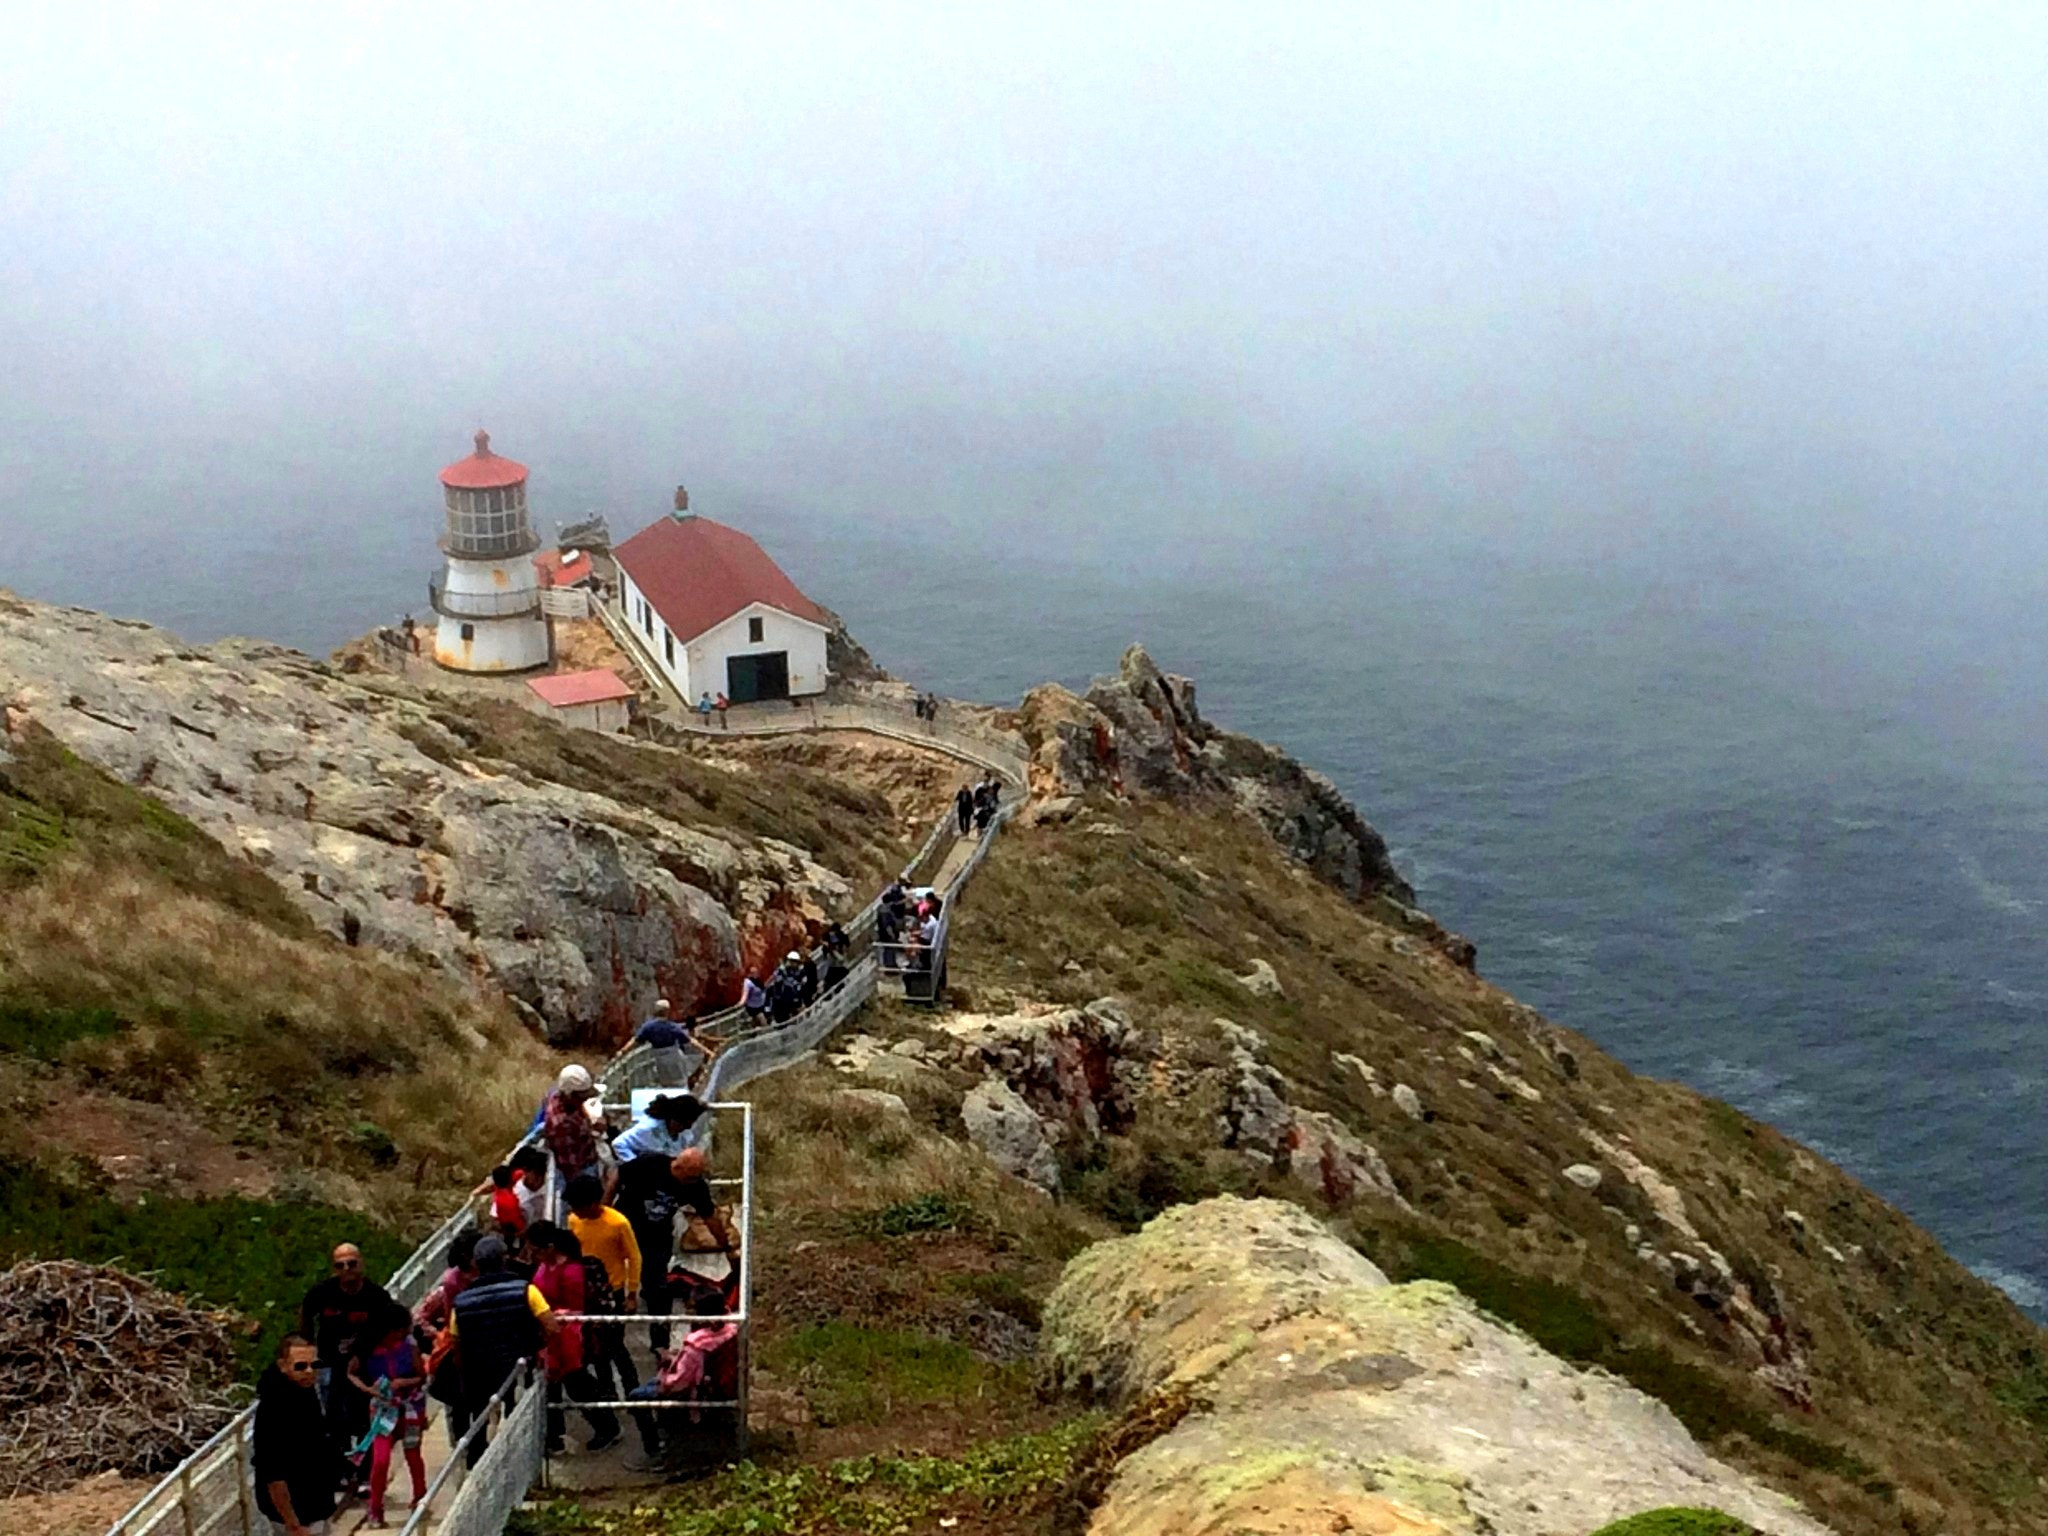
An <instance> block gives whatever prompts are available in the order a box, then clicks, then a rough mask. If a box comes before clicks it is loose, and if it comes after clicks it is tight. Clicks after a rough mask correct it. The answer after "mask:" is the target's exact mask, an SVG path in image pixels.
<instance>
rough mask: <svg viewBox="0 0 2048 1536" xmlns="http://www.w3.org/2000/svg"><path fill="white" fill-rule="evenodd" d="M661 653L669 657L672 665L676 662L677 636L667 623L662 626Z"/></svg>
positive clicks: (669, 662)
mask: <svg viewBox="0 0 2048 1536" xmlns="http://www.w3.org/2000/svg"><path fill="white" fill-rule="evenodd" d="M661 653H662V654H663V655H664V656H666V657H667V658H668V664H669V665H670V666H674V665H675V664H676V637H675V636H674V635H673V634H671V633H670V632H669V627H668V626H667V625H666V624H664V625H662V626H661Z"/></svg>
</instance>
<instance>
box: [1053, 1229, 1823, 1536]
mask: <svg viewBox="0 0 2048 1536" xmlns="http://www.w3.org/2000/svg"><path fill="white" fill-rule="evenodd" d="M1040 1358H1041V1362H1042V1369H1043V1372H1044V1375H1045V1377H1046V1379H1047V1381H1048V1384H1049V1385H1051V1386H1053V1387H1056V1388H1060V1389H1064V1390H1069V1391H1075V1392H1079V1393H1082V1394H1085V1395H1087V1396H1089V1397H1092V1398H1095V1399H1098V1400H1106V1401H1108V1402H1110V1403H1113V1404H1128V1403H1131V1402H1133V1401H1135V1400H1137V1399H1139V1398H1141V1397H1143V1396H1144V1395H1145V1394H1147V1393H1151V1392H1155V1391H1159V1390H1161V1389H1169V1388H1184V1389H1187V1390H1188V1391H1190V1392H1191V1393H1192V1394H1193V1396H1194V1398H1195V1399H1196V1402H1197V1406H1196V1408H1195V1410H1194V1411H1192V1412H1190V1413H1188V1414H1187V1415H1186V1416H1185V1417H1184V1418H1182V1419H1180V1421H1179V1422H1178V1423H1177V1424H1176V1425H1174V1427H1173V1428H1172V1429H1170V1430H1169V1431H1168V1432H1167V1433H1166V1434H1164V1435H1163V1436H1161V1437H1160V1438H1158V1439H1156V1440H1154V1441H1152V1442H1151V1443H1150V1444H1149V1445H1146V1446H1145V1447H1144V1448H1143V1449H1141V1450H1138V1451H1136V1452H1135V1453H1134V1454H1132V1455H1130V1456H1128V1457H1126V1458H1125V1459H1124V1461H1123V1462H1122V1463H1121V1464H1120V1465H1119V1466H1118V1468H1117V1470H1116V1473H1115V1475H1114V1477H1113V1478H1112V1480H1111V1481H1110V1484H1109V1487H1108V1489H1107V1492H1106V1494H1105V1496H1104V1498H1103V1500H1102V1502H1101V1504H1100V1505H1099V1506H1098V1507H1097V1508H1096V1510H1095V1512H1094V1515H1093V1518H1092V1520H1091V1523H1090V1525H1089V1530H1090V1531H1091V1533H1093V1536H1182V1533H1185V1532H1191V1531H1232V1532H1249V1533H1270V1536H1282V1533H1286V1536H1293V1533H1298V1532H1310V1531H1316V1532H1321V1531H1339V1530H1342V1531H1355V1532H1388V1533H1392V1532H1407V1533H1415V1536H1425V1533H1430V1532H1455V1533H1473V1536H1476V1533H1480V1532H1488V1533H1493V1536H1550V1533H1554V1532H1559V1531H1589V1530H1593V1529H1595V1528H1597V1527H1599V1526H1601V1525H1603V1524H1605V1523H1607V1522H1609V1521H1611V1520H1614V1519H1617V1518H1620V1517H1621V1516H1624V1515H1628V1514H1633V1513H1635V1512H1637V1511H1640V1510H1645V1509H1650V1508H1656V1507H1659V1506H1665V1505H1707V1506H1711V1507H1714V1508H1718V1509H1721V1510H1725V1511H1727V1512H1728V1513H1730V1514H1732V1515H1735V1516H1737V1517H1738V1518H1740V1519H1743V1520H1746V1521H1748V1522H1750V1523H1751V1524H1752V1525H1754V1526H1756V1527H1758V1528H1760V1529H1761V1530H1764V1531H1768V1532H1772V1533H1774V1536H1820V1533H1821V1532H1822V1531H1823V1529H1824V1528H1823V1527H1821V1526H1820V1525H1818V1524H1816V1523H1815V1522H1814V1521H1812V1520H1811V1519H1809V1518H1807V1517H1806V1516H1805V1515H1804V1514H1802V1513H1800V1512H1799V1511H1798V1509H1797V1508H1795V1507H1794V1506H1792V1505H1791V1503H1790V1502H1789V1501H1788V1500H1786V1499H1785V1498H1784V1497H1783V1496H1781V1495H1779V1494H1777V1493H1775V1492H1773V1491H1771V1490H1769V1489H1767V1488H1765V1487H1763V1486H1762V1485H1760V1484H1758V1483H1756V1482H1754V1481H1752V1480H1751V1479H1750V1478H1748V1477H1746V1476H1744V1475H1743V1474H1742V1473H1740V1472H1737V1471H1735V1470H1734V1469H1733V1468H1731V1467H1728V1466H1727V1465H1725V1464H1723V1463H1722V1462H1719V1461H1717V1460H1715V1459H1714V1458H1713V1457H1711V1456H1709V1455H1708V1454H1707V1453H1706V1452H1704V1451H1703V1450H1701V1449H1700V1447H1699V1446H1698V1445H1697V1444H1695V1443H1694V1441H1693V1439H1692V1437H1691V1436H1690V1435H1688V1434H1687V1433H1686V1431H1685V1429H1684V1427H1683V1426H1682V1425H1681V1424H1680V1423H1679V1422H1678V1420H1677V1419H1676V1418H1674V1417H1673V1416H1672V1414H1671V1413H1670V1411H1669V1410H1668V1409H1666V1408H1665V1407H1664V1406H1663V1405H1661V1404H1659V1403H1657V1402H1655V1401H1654V1400H1652V1399H1650V1398H1648V1397H1645V1396H1644V1395H1643V1394H1642V1393H1640V1392H1638V1391H1636V1390H1635V1389H1634V1388H1632V1387H1629V1386H1626V1385H1624V1384H1622V1383H1621V1382H1619V1381H1617V1380H1615V1379H1614V1378H1612V1377H1608V1376H1605V1375H1601V1374H1598V1373H1588V1372H1583V1371H1579V1370H1576V1369H1574V1368H1572V1367H1570V1366H1568V1365H1566V1364H1564V1363H1563V1362H1562V1361H1560V1360H1558V1359H1556V1358H1555V1357H1553V1356H1551V1355H1549V1354H1546V1353H1545V1352H1544V1351H1543V1350H1541V1349H1539V1348H1538V1347H1537V1346H1536V1345H1535V1344H1534V1343H1532V1342H1531V1341H1530V1340H1529V1339H1527V1338H1526V1337H1524V1336H1523V1335H1521V1334H1519V1333H1514V1332H1512V1331H1510V1330H1508V1329H1506V1328H1504V1327H1502V1326H1500V1325H1499V1324H1497V1323H1494V1322H1492V1321H1491V1320H1489V1319H1488V1318H1486V1317H1484V1316H1483V1315H1482V1314H1481V1313H1480V1312H1479V1311H1478V1309H1477V1308H1475V1307H1474V1306H1473V1305H1472V1303H1471V1302H1469V1301H1467V1300H1466V1299H1465V1298H1464V1297H1463V1296H1461V1295H1460V1294H1459V1293H1458V1292H1457V1291H1455V1290H1453V1289H1452V1288H1451V1287H1449V1286H1446V1285H1442V1284H1439V1283H1436V1282H1432V1281H1418V1282H1415V1283H1412V1284H1409V1285H1399V1286H1396V1285H1389V1284H1388V1283H1387V1279H1386V1277H1385V1276H1384V1275H1383V1274H1381V1273H1380V1271H1379V1270H1378V1269H1376V1268H1375V1267H1374V1266H1373V1265H1372V1264H1371V1263H1369V1262H1368V1261H1367V1260H1365V1259H1364V1258H1362V1257H1361V1256H1359V1255H1358V1254H1357V1253H1355V1252H1353V1251H1352V1250H1351V1249H1350V1248H1348V1247H1346V1246H1345V1245H1344V1244H1343V1243H1341V1242H1339V1241H1338V1240H1337V1239H1336V1237H1334V1236H1333V1235H1332V1234H1331V1233H1330V1232H1329V1231H1328V1230H1327V1229H1326V1228H1324V1227H1323V1226H1322V1224H1321V1223H1319V1222H1317V1221H1315V1220H1314V1219H1313V1218H1311V1217H1310V1216H1308V1215H1307V1214H1306V1213H1305V1212H1303V1211H1301V1210H1299V1209H1297V1208H1296V1207H1294V1206H1290V1205H1285V1204H1282V1203H1280V1202H1278V1201H1271V1200H1256V1201H1244V1200H1236V1199H1231V1198H1227V1197H1226V1198H1222V1199H1216V1200H1209V1201H1205V1202H1203V1203H1202V1204H1200V1205H1192V1206H1181V1207H1178V1208H1176V1209H1174V1210H1172V1211H1169V1212H1167V1213H1166V1214H1165V1215H1163V1216H1161V1217H1159V1218H1158V1219H1157V1220H1155V1221H1153V1222H1152V1223H1151V1224H1150V1225H1148V1226H1147V1227H1146V1228H1145V1229H1144V1230H1143V1231H1141V1232H1140V1233H1138V1234H1137V1235H1135V1236H1133V1237H1126V1238H1119V1239H1117V1240H1115V1241H1112V1242H1107V1243H1098V1244H1096V1245H1095V1246H1094V1247H1092V1248H1090V1249H1088V1250H1086V1251H1085V1252H1083V1253H1082V1254H1080V1255H1079V1256H1078V1257H1077V1258H1075V1259H1074V1260H1073V1261H1072V1262H1071V1263H1070V1264H1069V1265H1068V1266H1067V1269H1066V1272H1065V1274H1064V1275H1063V1277H1062V1278H1061V1280H1060V1283H1059V1286H1058V1288H1057V1289H1056V1290H1055V1291H1054V1292H1053V1295H1052V1297H1051V1299H1050V1300H1049V1301H1048V1302H1047V1304H1046V1309H1045V1327H1044V1331H1043V1333H1042V1335H1041V1339H1040Z"/></svg>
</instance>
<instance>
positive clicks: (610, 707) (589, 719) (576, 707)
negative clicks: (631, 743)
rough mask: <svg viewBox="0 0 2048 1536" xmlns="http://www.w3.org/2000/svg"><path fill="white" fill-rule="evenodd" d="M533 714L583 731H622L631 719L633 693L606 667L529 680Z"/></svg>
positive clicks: (560, 673) (527, 683) (559, 673)
mask: <svg viewBox="0 0 2048 1536" xmlns="http://www.w3.org/2000/svg"><path fill="white" fill-rule="evenodd" d="M526 686H527V687H528V688H529V689H531V690H532V691H533V695H534V700H535V705H534V708H535V712H536V713H538V714H544V715H551V716H553V717H554V718H555V719H557V720H559V721H561V722H562V723H563V724H564V725H574V726H580V727H581V728H582V729H584V730H586V731H623V730H624V729H625V728H626V724H627V722H628V721H630V720H631V719H632V717H633V714H632V701H633V690H632V688H630V687H629V686H628V685H627V684H626V683H625V682H624V681H623V680H622V679H621V678H620V677H619V674H618V673H616V672H614V671H612V670H611V669H610V668H609V667H593V668H591V669H590V670H589V671H587V672H557V673H554V674H552V675H550V676H548V677H530V678H528V679H527V680H526Z"/></svg>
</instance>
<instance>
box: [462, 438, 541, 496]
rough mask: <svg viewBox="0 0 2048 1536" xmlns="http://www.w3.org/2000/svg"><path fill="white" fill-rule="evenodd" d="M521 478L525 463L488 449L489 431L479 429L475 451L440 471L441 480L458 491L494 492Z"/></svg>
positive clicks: (515, 482)
mask: <svg viewBox="0 0 2048 1536" xmlns="http://www.w3.org/2000/svg"><path fill="white" fill-rule="evenodd" d="M525 478H526V466H525V465H524V464H522V463H520V462H519V461H518V460H517V459H508V458H505V457H503V456H502V455H500V454H495V453H493V452H491V434H490V433H488V432H486V431H483V430H482V429H481V428H479V429H478V431H477V434H476V452H475V453H472V454H471V455H470V456H469V457H468V458H466V459H457V460H456V461H455V462H454V463H453V464H450V465H449V466H448V467H447V468H446V469H444V470H442V471H441V483H442V484H443V485H447V486H453V487H454V488H455V489H456V490H458V491H495V490H499V489H501V488H503V487H505V486H508V485H518V484H519V483H520V482H521V481H523V480H525Z"/></svg>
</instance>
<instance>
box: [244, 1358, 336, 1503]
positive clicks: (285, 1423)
mask: <svg viewBox="0 0 2048 1536" xmlns="http://www.w3.org/2000/svg"><path fill="white" fill-rule="evenodd" d="M319 1369H320V1357H319V1352H318V1351H317V1350H315V1349H314V1347H313V1344H312V1341H311V1340H309V1339H306V1338H304V1337H302V1336H300V1335H299V1334H296V1333H288V1334H286V1335H285V1336H284V1341H283V1342H282V1343H281V1344H279V1345H278V1347H277V1360H276V1363H275V1364H273V1365H272V1366H271V1367H270V1369H269V1370H267V1371H265V1372H264V1373H263V1380H262V1382H261V1384H259V1385H258V1386H257V1388H256V1434H255V1446H254V1459H255V1463H256V1508H257V1509H258V1510H260V1511H261V1512H262V1514H263V1517H264V1519H266V1520H268V1521H269V1522H270V1529H271V1531H272V1533H273V1536H327V1517H328V1516H329V1515H331V1514H333V1513H334V1490H335V1485H336V1483H337V1482H338V1481H339V1480H340V1476H341V1460H340V1457H339V1456H337V1455H336V1454H335V1451H334V1447H333V1445H332V1443H331V1442H330V1441H329V1440H328V1438H327V1431H326V1425H325V1421H324V1420H323V1418H322V1416H321V1413H320V1399H319V1397H318V1396H317V1395H316V1393H315V1388H314V1380H315V1378H316V1376H317V1375H318V1373H319ZM361 1395H362V1394H361V1393H358V1394H357V1396H361Z"/></svg>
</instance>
